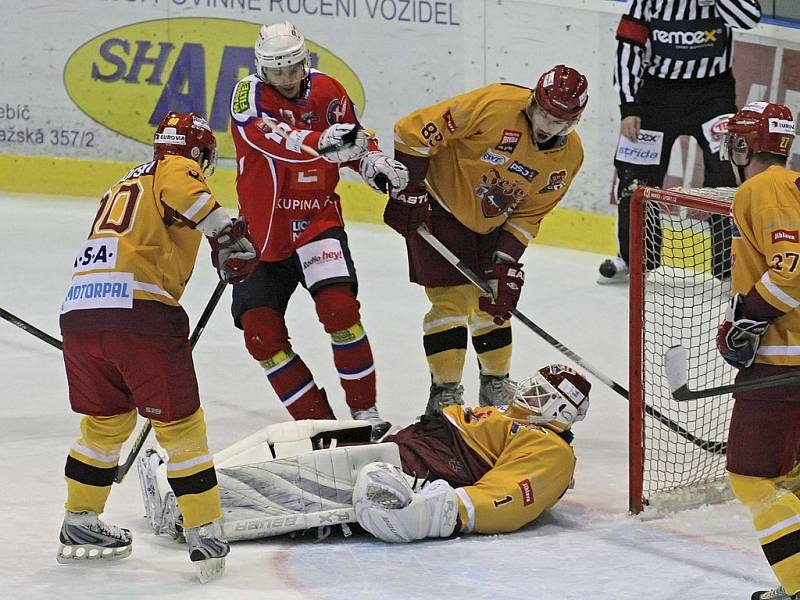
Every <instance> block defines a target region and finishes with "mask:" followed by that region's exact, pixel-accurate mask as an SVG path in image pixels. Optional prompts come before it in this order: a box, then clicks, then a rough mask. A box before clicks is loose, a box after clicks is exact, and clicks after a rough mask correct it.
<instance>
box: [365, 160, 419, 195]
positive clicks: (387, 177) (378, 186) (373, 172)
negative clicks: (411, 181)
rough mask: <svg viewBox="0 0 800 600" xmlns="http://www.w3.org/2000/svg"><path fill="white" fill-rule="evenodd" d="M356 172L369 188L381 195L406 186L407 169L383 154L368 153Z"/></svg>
mask: <svg viewBox="0 0 800 600" xmlns="http://www.w3.org/2000/svg"><path fill="white" fill-rule="evenodd" d="M358 172H359V173H361V177H363V178H364V181H366V182H367V184H368V185H369V187H371V188H372V189H373V190H375V191H376V192H381V193H382V194H386V193H387V192H389V191H391V190H402V189H403V188H405V187H406V186H407V185H408V168H407V167H406V166H405V165H404V164H403V163H401V162H400V161H397V160H394V159H393V158H389V157H388V156H386V155H385V154H384V153H383V152H368V153H367V154H366V156H364V158H362V159H361V163H360V164H359V167H358Z"/></svg>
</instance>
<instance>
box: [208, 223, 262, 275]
mask: <svg viewBox="0 0 800 600" xmlns="http://www.w3.org/2000/svg"><path fill="white" fill-rule="evenodd" d="M208 242H209V243H210V244H211V263H212V264H213V265H214V266H215V267H216V268H217V274H218V275H219V278H220V280H222V281H224V282H225V283H241V282H242V281H244V280H245V279H247V277H248V276H249V275H250V273H252V272H253V270H254V269H255V268H256V266H258V261H259V256H258V252H257V251H256V249H255V247H254V246H253V239H252V238H251V237H250V233H249V232H248V230H247V221H246V220H245V219H243V218H237V219H231V222H230V223H228V224H227V225H225V227H223V228H222V229H220V230H219V231H218V232H217V233H216V234H215V235H213V236H211V237H209V238H208Z"/></svg>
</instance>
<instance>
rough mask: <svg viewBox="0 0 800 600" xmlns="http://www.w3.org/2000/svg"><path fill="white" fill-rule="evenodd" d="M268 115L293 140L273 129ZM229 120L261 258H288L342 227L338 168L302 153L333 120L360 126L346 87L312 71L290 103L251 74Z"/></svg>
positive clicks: (244, 206)
mask: <svg viewBox="0 0 800 600" xmlns="http://www.w3.org/2000/svg"><path fill="white" fill-rule="evenodd" d="M265 116H266V117H269V118H270V119H272V120H274V121H278V122H279V127H281V128H282V129H283V131H284V132H285V133H286V134H287V135H288V136H289V138H290V139H289V140H286V139H284V138H283V137H281V136H280V135H278V134H277V133H274V132H272V131H271V130H270V128H269V127H267V126H266V125H265V124H264V122H263V120H262V117H265ZM231 117H232V118H231V135H232V136H233V142H234V145H235V146H236V172H237V177H236V191H237V194H238V196H239V213H240V215H243V216H244V217H246V218H247V220H248V223H249V226H250V233H251V234H252V236H253V239H254V241H255V246H256V248H259V249H260V250H261V260H265V261H279V260H284V259H285V258H288V257H289V256H291V255H292V253H294V252H295V250H296V249H297V248H299V247H300V246H303V245H304V244H306V243H308V242H309V241H311V240H312V239H313V238H315V237H316V236H318V235H319V234H320V233H322V232H323V231H326V230H327V229H330V228H332V227H344V221H343V219H342V209H341V205H340V202H339V196H338V195H337V194H336V191H335V190H336V184H337V183H339V165H338V164H336V163H330V162H327V161H326V160H324V159H322V158H314V157H313V156H310V155H308V154H307V153H306V152H303V151H302V150H301V149H300V145H301V144H303V145H306V146H310V147H311V148H314V149H316V148H317V147H318V145H319V138H320V136H321V134H322V131H323V130H325V129H326V128H327V127H329V126H330V125H333V124H334V123H356V124H357V123H358V119H357V118H356V115H355V111H354V110H353V103H352V101H351V100H350V97H349V96H348V95H347V92H346V91H345V89H344V87H343V86H342V84H341V83H339V82H338V81H336V80H335V79H333V78H332V77H329V76H328V75H325V74H324V73H321V72H319V71H316V70H312V71H311V74H310V75H309V77H308V78H307V80H306V84H305V85H304V89H303V90H302V92H301V94H300V97H299V98H296V99H293V100H289V99H288V98H284V97H283V96H281V95H280V94H279V93H278V92H277V91H276V90H274V89H273V88H272V87H270V86H269V85H267V84H265V83H264V82H262V81H261V80H260V79H259V78H258V77H257V76H255V75H249V76H248V77H245V78H244V79H242V80H241V81H239V83H237V84H236V87H235V88H234V90H233V96H232V97H231ZM374 145H375V144H374V143H371V146H374ZM371 149H375V148H371ZM355 164H356V163H352V164H351V165H349V166H353V165H355Z"/></svg>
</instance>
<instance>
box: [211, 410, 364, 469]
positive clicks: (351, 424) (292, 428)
mask: <svg viewBox="0 0 800 600" xmlns="http://www.w3.org/2000/svg"><path fill="white" fill-rule="evenodd" d="M363 427H364V421H334V420H329V419H326V420H315V419H304V420H301V421H288V422H286V423H275V424H274V425H268V426H266V427H264V428H262V429H259V430H258V431H256V432H255V433H253V434H251V435H249V436H247V437H246V438H244V439H242V440H239V441H238V442H236V443H235V444H232V445H230V446H228V447H227V448H225V449H224V450H221V451H219V452H217V453H216V454H215V455H214V464H215V465H216V466H217V467H235V466H237V465H249V464H254V463H259V462H264V461H266V460H272V459H273V458H285V457H289V456H296V455H297V454H302V453H304V452H311V451H312V450H313V448H312V445H311V438H312V437H314V436H315V435H318V434H320V433H324V432H329V431H340V430H341V431H345V430H348V429H359V428H363ZM295 442H296V443H295ZM270 445H272V447H273V448H272V450H271V449H270ZM273 451H274V452H275V454H274V455H273Z"/></svg>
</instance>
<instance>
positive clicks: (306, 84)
mask: <svg viewBox="0 0 800 600" xmlns="http://www.w3.org/2000/svg"><path fill="white" fill-rule="evenodd" d="M255 56H256V73H255V74H252V75H249V76H248V77H245V78H244V79H242V80H241V81H239V82H238V83H237V85H236V87H235V89H234V91H233V94H232V98H231V116H232V120H231V134H232V136H233V140H234V144H235V146H236V165H237V179H236V188H237V192H238V196H239V210H240V213H241V214H242V215H243V216H245V217H246V218H247V219H248V221H249V223H250V228H251V232H252V235H253V238H254V239H255V242H256V248H257V250H259V251H260V253H261V263H260V264H259V266H258V267H257V268H256V270H255V272H254V273H253V275H252V276H251V277H250V278H249V279H248V280H247V281H246V282H245V283H243V284H242V285H239V286H236V288H235V289H234V293H233V307H232V312H233V317H234V321H235V324H236V326H237V327H239V328H241V329H243V330H244V338H245V344H246V346H247V349H248V351H249V352H250V354H251V355H252V356H253V358H255V359H256V360H257V361H258V362H259V363H260V364H261V366H262V367H263V368H264V371H265V372H266V375H267V379H268V380H269V382H270V384H271V385H272V387H273V389H274V390H275V393H276V394H277V395H278V397H279V398H280V399H281V401H282V402H283V405H284V406H285V407H286V409H287V410H288V411H289V413H290V414H291V415H292V417H294V418H295V419H328V418H335V417H334V415H333V413H332V411H331V408H330V406H329V404H328V401H327V398H326V396H325V393H324V391H323V390H322V389H320V388H319V387H317V384H316V383H315V382H314V378H313V376H312V375H311V372H310V371H309V369H308V367H307V366H306V364H305V363H304V362H303V360H302V359H301V358H300V356H299V355H297V354H295V353H294V352H293V350H292V346H291V343H290V342H289V333H288V331H287V329H286V323H285V319H284V314H285V312H286V308H287V305H288V303H289V299H290V297H291V295H292V294H293V292H294V291H295V289H296V288H297V286H298V284H300V285H302V286H303V287H304V288H305V289H306V290H308V292H309V293H310V294H311V296H312V298H313V299H314V303H315V305H316V311H317V316H318V318H319V321H320V322H321V323H322V325H323V327H324V328H325V331H326V332H327V333H328V334H329V335H330V337H331V346H332V349H333V360H334V363H335V365H336V368H337V370H338V372H339V377H340V381H341V385H342V387H343V388H344V391H345V400H346V402H347V405H348V406H349V407H350V412H351V415H352V417H353V418H354V419H358V420H368V421H370V422H371V423H372V424H373V427H374V431H375V434H376V435H377V436H379V435H381V434H382V433H383V432H385V431H386V429H388V427H389V424H388V423H387V422H385V421H383V420H382V419H381V418H380V416H379V415H378V411H377V408H376V406H375V400H376V397H375V396H376V394H375V367H374V364H373V358H372V350H371V348H370V344H369V341H368V339H367V336H366V333H365V331H364V328H363V327H362V324H361V316H360V313H359V308H360V305H359V302H358V300H357V299H356V293H357V286H358V280H357V278H356V271H355V267H354V266H353V260H352V257H351V254H350V249H349V247H348V243H347V235H346V233H345V231H344V221H343V219H342V210H341V206H340V202H339V196H338V195H337V194H336V191H335V188H336V184H337V183H338V181H339V169H340V168H341V167H342V166H347V167H350V168H352V169H354V170H357V171H358V172H360V174H361V175H362V177H363V178H364V179H365V181H366V182H367V183H368V184H369V185H370V186H371V187H372V188H373V189H375V190H376V191H385V190H386V188H387V187H388V186H391V187H393V188H402V187H405V185H406V183H407V181H408V174H407V170H406V169H405V167H404V166H403V165H401V164H400V163H397V162H395V161H394V160H392V159H390V158H388V157H387V156H386V155H385V154H383V152H381V151H380V150H379V149H378V146H377V142H376V141H375V140H374V139H372V138H370V137H369V136H368V134H367V132H366V131H364V130H363V129H362V128H361V126H360V124H359V122H358V119H357V117H356V114H355V110H354V107H353V103H352V101H351V100H350V98H349V96H348V95H347V92H346V90H345V89H344V87H343V86H342V84H340V83H339V82H338V81H336V80H335V79H333V78H332V77H329V76H328V75H326V74H324V73H322V72H319V71H317V70H315V69H311V68H310V67H309V52H308V48H307V46H306V43H305V39H304V38H303V36H302V35H301V34H300V33H299V32H298V31H297V29H296V28H295V27H294V26H293V25H292V24H291V23H289V22H288V21H286V22H283V23H277V24H274V25H265V26H263V27H262V28H261V32H260V34H259V38H258V41H257V42H256V47H255Z"/></svg>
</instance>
